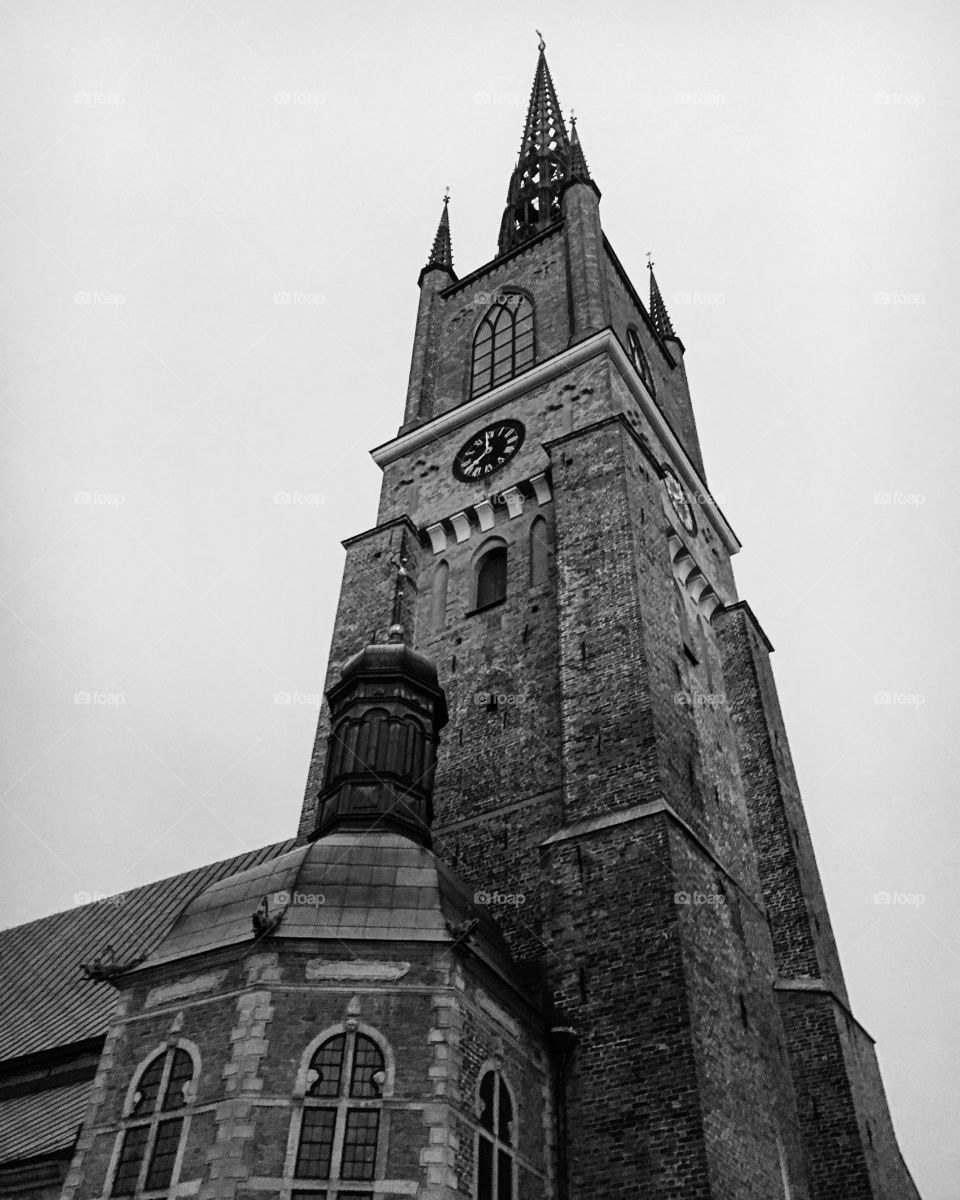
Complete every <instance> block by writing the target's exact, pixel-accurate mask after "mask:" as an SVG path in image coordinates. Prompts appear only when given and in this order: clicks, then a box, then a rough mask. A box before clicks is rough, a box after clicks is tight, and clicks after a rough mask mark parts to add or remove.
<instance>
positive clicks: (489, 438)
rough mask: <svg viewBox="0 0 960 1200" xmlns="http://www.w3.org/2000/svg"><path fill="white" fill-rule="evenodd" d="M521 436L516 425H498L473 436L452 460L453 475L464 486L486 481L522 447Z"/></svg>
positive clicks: (520, 426) (508, 423) (497, 423)
mask: <svg viewBox="0 0 960 1200" xmlns="http://www.w3.org/2000/svg"><path fill="white" fill-rule="evenodd" d="M524 432H525V430H524V428H523V426H522V425H521V424H520V422H519V421H497V422H496V424H494V425H488V426H487V427H486V429H481V430H480V431H479V432H478V433H474V434H472V435H471V437H470V439H469V441H467V442H465V443H464V444H463V445H462V446H461V447H460V449H459V450H458V451H457V454H456V457H455V458H454V460H453V473H454V475H455V476H456V477H457V479H459V480H461V481H462V482H463V483H475V482H477V481H478V480H482V479H486V478H487V476H488V475H492V474H493V473H494V471H499V470H500V468H501V467H505V466H506V465H507V463H508V462H509V461H510V459H511V458H513V456H514V455H515V454H516V452H517V451H518V450H519V449H520V447H521V446H522V445H523V437H524Z"/></svg>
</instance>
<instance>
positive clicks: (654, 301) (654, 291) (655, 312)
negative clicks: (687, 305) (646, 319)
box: [647, 254, 680, 341]
mask: <svg viewBox="0 0 960 1200" xmlns="http://www.w3.org/2000/svg"><path fill="white" fill-rule="evenodd" d="M647 270H648V271H649V272H650V319H651V320H652V321H653V327H654V329H655V330H656V331H657V334H658V336H659V337H661V338H673V339H674V341H679V340H680V339H679V338H678V337H677V335H676V333H674V330H673V324H672V322H671V320H670V314H669V313H668V312H667V306H666V305H665V304H664V302H663V296H661V295H660V287H659V285H658V284H657V277H656V275H654V273H653V259H652V258H651V257H650V255H649V254H648V255H647Z"/></svg>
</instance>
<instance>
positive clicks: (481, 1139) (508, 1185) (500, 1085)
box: [476, 1070, 516, 1200]
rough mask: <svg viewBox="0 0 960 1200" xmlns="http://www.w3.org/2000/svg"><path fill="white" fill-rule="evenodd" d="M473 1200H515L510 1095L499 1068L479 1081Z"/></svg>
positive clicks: (514, 1148)
mask: <svg viewBox="0 0 960 1200" xmlns="http://www.w3.org/2000/svg"><path fill="white" fill-rule="evenodd" d="M479 1101H480V1104H479V1109H480V1111H479V1118H480V1129H479V1131H478V1132H477V1167H476V1170H477V1197H476V1200H514V1196H515V1195H516V1178H515V1176H516V1171H515V1170H514V1155H515V1153H516V1140H515V1134H514V1120H513V1098H512V1097H511V1095H510V1090H509V1088H508V1087H507V1085H506V1083H505V1082H504V1079H503V1076H502V1075H501V1074H500V1072H499V1071H494V1070H489V1071H487V1072H486V1073H485V1074H484V1076H483V1077H482V1079H481V1080H480V1094H479Z"/></svg>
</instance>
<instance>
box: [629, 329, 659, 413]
mask: <svg viewBox="0 0 960 1200" xmlns="http://www.w3.org/2000/svg"><path fill="white" fill-rule="evenodd" d="M627 353H628V354H629V355H630V361H631V362H632V363H633V365H634V367H636V370H637V374H638V375H639V376H640V378H641V379H642V380H643V382H644V384H645V385H646V389H647V391H648V392H649V393H650V395H651V396H652V395H653V394H654V393H653V376H652V375H651V374H650V364H649V363H648V362H647V356H646V355H645V354H644V352H643V347H642V346H641V345H640V335H639V333H637V331H636V330H635V329H633V328H631V329H628V330H627Z"/></svg>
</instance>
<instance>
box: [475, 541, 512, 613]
mask: <svg viewBox="0 0 960 1200" xmlns="http://www.w3.org/2000/svg"><path fill="white" fill-rule="evenodd" d="M506 598H507V548H506V546H495V547H494V548H493V549H492V550H488V551H487V553H486V554H485V555H484V556H483V557H482V558H481V559H480V561H479V563H478V564H477V604H476V607H477V608H478V609H479V608H487V607H488V606H489V605H491V604H496V603H497V601H498V600H505V599H506Z"/></svg>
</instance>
